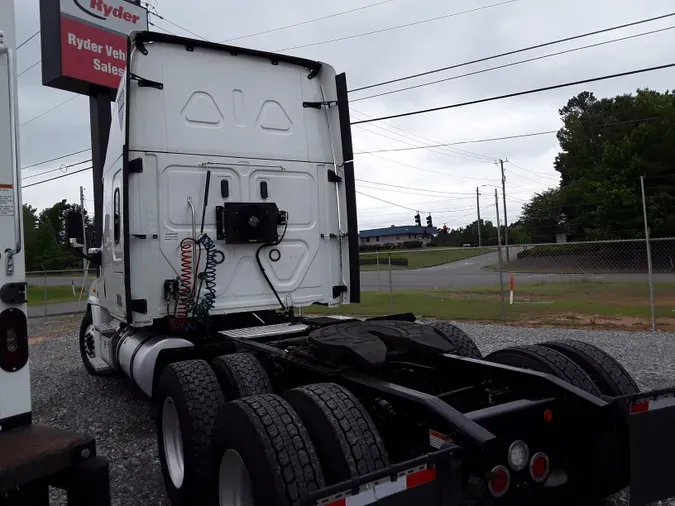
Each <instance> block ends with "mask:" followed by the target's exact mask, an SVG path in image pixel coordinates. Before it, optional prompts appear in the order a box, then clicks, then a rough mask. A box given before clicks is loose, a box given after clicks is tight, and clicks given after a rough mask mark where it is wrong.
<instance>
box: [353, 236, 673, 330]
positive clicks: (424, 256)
mask: <svg viewBox="0 0 675 506" xmlns="http://www.w3.org/2000/svg"><path fill="white" fill-rule="evenodd" d="M649 246H650V247H649V248H648V247H647V242H646V241H645V240H644V239H643V240H617V241H599V242H578V243H554V244H536V245H535V244H533V245H517V246H509V255H508V258H509V261H507V260H506V258H507V256H506V254H505V253H506V251H505V249H506V248H501V250H502V251H501V252H500V251H499V248H450V249H435V248H426V249H421V250H411V251H398V250H390V251H381V252H377V253H370V252H369V253H363V254H362V255H361V256H360V260H361V261H360V263H361V282H362V290H363V294H362V303H361V304H360V305H359V306H356V307H349V308H345V309H343V310H342V311H343V312H346V311H352V312H357V313H362V314H386V313H398V312H408V311H410V312H413V313H415V314H416V315H418V316H427V317H436V318H446V319H453V320H474V321H501V322H504V321H505V322H514V323H521V324H528V325H546V326H549V325H550V326H565V325H574V326H579V325H583V326H593V325H597V326H620V327H623V328H635V329H645V328H649V329H653V330H656V329H668V330H673V329H675V238H664V239H652V240H651V241H650V243H649ZM500 253H501V254H500ZM649 260H651V262H650V261H649ZM652 294H653V296H652Z"/></svg>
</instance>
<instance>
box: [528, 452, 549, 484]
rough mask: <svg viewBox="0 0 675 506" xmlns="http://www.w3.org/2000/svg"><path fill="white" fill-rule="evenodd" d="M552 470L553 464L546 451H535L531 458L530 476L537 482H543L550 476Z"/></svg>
mask: <svg viewBox="0 0 675 506" xmlns="http://www.w3.org/2000/svg"><path fill="white" fill-rule="evenodd" d="M550 471H551V465H550V462H549V460H548V457H547V456H546V454H545V453H541V452H539V453H535V454H534V455H533V456H532V460H530V477H531V478H532V479H533V480H534V481H536V482H537V483H541V482H542V481H545V480H546V478H548V474H549V472H550Z"/></svg>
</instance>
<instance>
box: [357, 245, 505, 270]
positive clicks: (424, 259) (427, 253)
mask: <svg viewBox="0 0 675 506" xmlns="http://www.w3.org/2000/svg"><path fill="white" fill-rule="evenodd" d="M490 251H492V250H491V249H489V248H471V249H469V248H467V249H452V250H435V249H433V248H426V249H421V250H418V251H415V252H412V253H392V254H391V259H392V264H394V262H395V259H407V260H408V265H407V266H402V265H392V266H391V268H392V270H411V269H424V268H427V267H434V266H436V265H443V264H448V263H451V262H457V261H459V260H466V259H467V258H471V257H475V256H478V255H484V254H486V253H490ZM361 257H362V258H363V257H367V258H376V255H375V253H368V254H364V255H362V256H361ZM386 269H389V266H388V265H387V253H386V252H380V270H386ZM361 270H362V271H376V270H377V264H375V265H362V266H361Z"/></svg>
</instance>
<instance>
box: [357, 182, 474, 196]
mask: <svg viewBox="0 0 675 506" xmlns="http://www.w3.org/2000/svg"><path fill="white" fill-rule="evenodd" d="M356 181H359V182H361V183H368V184H377V185H382V186H390V187H392V188H402V189H404V190H418V191H425V192H434V193H442V194H443V195H453V196H454V195H471V196H473V192H464V193H462V192H442V191H439V190H426V189H424V188H411V187H410V186H397V185H395V184H388V183H381V182H379V181H366V180H365V179H358V178H356Z"/></svg>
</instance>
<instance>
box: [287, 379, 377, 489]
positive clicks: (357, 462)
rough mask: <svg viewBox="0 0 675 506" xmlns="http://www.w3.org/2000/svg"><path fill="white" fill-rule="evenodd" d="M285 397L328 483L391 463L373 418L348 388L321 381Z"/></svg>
mask: <svg viewBox="0 0 675 506" xmlns="http://www.w3.org/2000/svg"><path fill="white" fill-rule="evenodd" d="M285 397H286V400H287V401H288V403H289V404H290V405H291V406H293V409H295V411H296V412H297V413H298V416H300V419H301V420H302V422H303V423H304V425H305V427H306V428H307V432H308V433H309V437H310V438H311V440H312V442H313V443H314V447H315V448H316V452H317V453H318V455H319V461H320V462H321V468H322V469H323V474H324V477H325V478H326V483H327V484H328V485H334V484H335V483H340V482H342V481H346V480H349V479H351V478H357V477H359V476H363V475H365V474H368V473H372V472H375V471H378V470H380V469H384V468H385V467H386V466H388V465H389V456H388V455H387V450H386V449H385V447H384V443H383V442H382V438H381V437H380V434H379V432H378V431H377V428H376V427H375V424H374V423H373V420H372V419H371V418H370V415H369V414H368V412H367V411H366V409H365V408H364V407H363V406H362V405H361V403H360V402H359V401H358V399H357V398H356V397H354V395H353V394H352V393H351V392H349V390H347V389H346V388H344V387H342V386H340V385H336V384H334V383H318V384H314V385H307V386H304V387H300V388H295V389H293V390H290V391H289V392H287V393H286V395H285Z"/></svg>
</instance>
